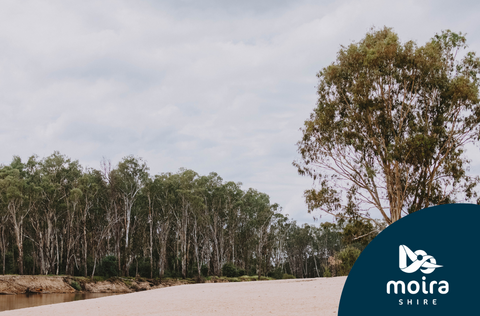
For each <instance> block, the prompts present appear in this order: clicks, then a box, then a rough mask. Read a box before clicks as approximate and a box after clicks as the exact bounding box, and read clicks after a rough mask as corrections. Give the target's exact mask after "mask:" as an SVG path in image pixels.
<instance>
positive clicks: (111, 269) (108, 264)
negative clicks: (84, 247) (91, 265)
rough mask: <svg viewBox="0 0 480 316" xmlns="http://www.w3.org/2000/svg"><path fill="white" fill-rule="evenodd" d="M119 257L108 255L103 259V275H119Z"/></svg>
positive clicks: (108, 276) (101, 269)
mask: <svg viewBox="0 0 480 316" xmlns="http://www.w3.org/2000/svg"><path fill="white" fill-rule="evenodd" d="M117 266H118V264H117V257H115V256H106V257H105V258H103V260H102V264H101V268H100V271H101V273H102V275H103V276H105V277H107V278H110V277H114V276H118V269H117Z"/></svg>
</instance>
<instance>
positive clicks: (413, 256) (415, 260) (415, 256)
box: [398, 245, 443, 274]
mask: <svg viewBox="0 0 480 316" xmlns="http://www.w3.org/2000/svg"><path fill="white" fill-rule="evenodd" d="M399 251H400V255H399V258H398V259H399V267H400V269H401V270H402V271H403V272H405V273H414V272H416V271H418V269H420V271H422V272H423V273H425V274H430V273H432V272H433V271H435V269H436V268H441V267H443V266H440V265H437V261H436V260H435V258H434V257H433V256H429V255H427V253H426V252H425V251H423V250H417V251H415V252H413V251H411V250H410V248H408V247H407V246H405V245H400V247H399ZM407 257H408V258H409V259H410V261H412V263H411V264H410V265H409V266H408V265H407Z"/></svg>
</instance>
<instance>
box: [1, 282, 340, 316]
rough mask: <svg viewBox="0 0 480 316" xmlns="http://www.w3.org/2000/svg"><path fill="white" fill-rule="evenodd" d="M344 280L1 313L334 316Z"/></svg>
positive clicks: (234, 286) (160, 292)
mask: <svg viewBox="0 0 480 316" xmlns="http://www.w3.org/2000/svg"><path fill="white" fill-rule="evenodd" d="M345 280H346V277H335V278H315V279H288V280H275V281H268V282H229V283H220V284H211V283H197V284H188V285H184V286H172V287H165V288H160V289H154V290H149V291H141V292H135V293H129V294H124V295H113V296H107V297H102V298H98V299H90V300H82V301H73V302H68V303H59V304H53V305H43V306H38V307H31V308H24V309H17V310H10V311H4V312H2V315H17V316H19V315H49V316H50V315H71V316H75V315H79V316H80V315H158V314H159V313H162V314H166V315H213V314H215V315H234V316H235V315H252V314H255V315H297V314H298V315H300V314H302V315H336V314H337V310H338V304H339V301H340V296H341V292H342V289H343V285H344V283H345Z"/></svg>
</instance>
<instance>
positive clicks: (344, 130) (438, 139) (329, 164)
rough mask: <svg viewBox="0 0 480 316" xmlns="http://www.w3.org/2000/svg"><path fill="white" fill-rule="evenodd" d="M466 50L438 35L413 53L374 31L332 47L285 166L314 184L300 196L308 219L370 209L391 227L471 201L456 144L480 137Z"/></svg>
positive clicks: (477, 73) (475, 68)
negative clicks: (290, 164) (295, 154)
mask: <svg viewBox="0 0 480 316" xmlns="http://www.w3.org/2000/svg"><path fill="white" fill-rule="evenodd" d="M465 43H466V39H465V37H464V36H463V35H462V34H461V33H460V34H456V33H453V32H451V31H446V32H442V33H441V34H437V35H436V36H435V37H434V38H432V39H431V40H430V41H429V42H427V43H426V44H425V45H424V46H417V45H416V44H415V43H414V42H412V41H409V42H406V43H401V42H400V40H399V38H398V36H397V34H395V33H394V32H393V31H392V30H391V29H389V28H383V29H380V30H372V31H371V32H369V33H367V34H366V36H365V37H364V38H363V39H362V40H360V41H359V42H357V43H353V44H350V45H349V46H348V47H342V48H341V50H340V51H339V52H338V54H337V59H336V60H335V61H334V62H333V63H332V64H331V65H330V66H328V67H326V68H324V69H322V70H321V71H320V72H319V73H318V75H317V77H318V78H319V84H318V91H317V93H318V102H317V107H316V108H315V109H314V111H313V113H312V114H311V115H310V118H309V119H308V120H306V121H305V126H304V128H303V138H302V139H301V140H300V142H298V151H299V153H300V154H301V160H300V161H297V162H294V165H295V166H296V167H297V168H298V170H299V172H300V174H304V175H309V176H311V177H312V178H313V179H314V180H317V181H318V186H317V187H315V188H313V189H311V190H307V191H305V198H306V201H307V203H308V204H309V209H310V211H312V210H316V209H320V210H323V211H325V212H328V213H331V214H334V215H339V214H343V215H344V216H345V215H346V213H349V215H351V214H352V212H355V213H356V214H357V215H356V216H361V217H363V218H368V217H369V216H368V212H367V210H368V209H372V208H375V209H376V210H378V211H379V212H380V213H381V214H382V215H383V218H384V220H385V221H386V223H387V224H391V223H393V222H395V221H397V220H398V219H400V218H401V217H402V216H404V215H406V214H409V213H412V212H415V211H417V210H420V209H422V208H425V207H428V206H431V205H438V204H444V203H452V202H454V201H456V199H458V198H461V199H474V198H475V197H476V193H475V191H474V190H473V189H474V187H475V186H476V185H477V183H478V181H479V179H478V178H473V177H469V176H467V174H466V170H467V166H468V161H467V159H466V158H465V157H464V155H463V151H464V149H463V148H464V147H463V146H464V145H465V144H467V143H468V142H473V141H477V140H478V135H479V132H480V129H479V126H480V125H479V124H480V102H479V101H480V100H479V79H480V59H479V58H477V57H476V56H475V53H473V52H464V51H463V50H464V49H465V48H466V44H465ZM342 190H343V191H344V192H345V193H346V195H348V198H347V197H346V196H345V195H344V196H342ZM352 205H353V206H354V207H352Z"/></svg>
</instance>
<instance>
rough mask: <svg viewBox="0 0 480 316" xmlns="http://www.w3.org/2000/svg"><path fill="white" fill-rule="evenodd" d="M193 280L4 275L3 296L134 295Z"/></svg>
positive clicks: (0, 280) (0, 286) (1, 278)
mask: <svg viewBox="0 0 480 316" xmlns="http://www.w3.org/2000/svg"><path fill="white" fill-rule="evenodd" d="M188 283H189V280H177V279H164V280H162V282H160V280H158V279H157V280H147V279H142V278H137V279H135V278H109V279H107V280H105V279H104V278H99V277H97V278H94V279H93V280H92V279H90V278H82V277H71V276H45V275H1V276H0V294H3V295H14V294H33V293H38V294H60V293H75V292H83V293H132V292H138V291H145V290H151V289H158V288H163V287H168V286H174V285H181V284H188Z"/></svg>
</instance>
